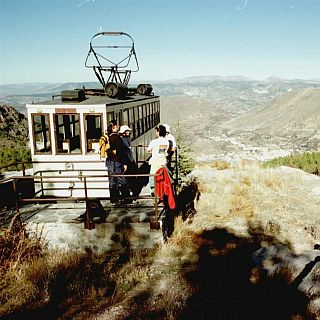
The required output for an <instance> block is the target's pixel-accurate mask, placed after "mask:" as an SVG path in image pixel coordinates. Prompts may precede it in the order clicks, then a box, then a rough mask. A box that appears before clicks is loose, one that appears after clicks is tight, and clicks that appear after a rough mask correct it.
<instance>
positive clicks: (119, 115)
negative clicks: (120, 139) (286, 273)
mask: <svg viewBox="0 0 320 320" xmlns="http://www.w3.org/2000/svg"><path fill="white" fill-rule="evenodd" d="M114 120H116V121H117V123H118V125H120V126H121V124H122V117H121V111H119V112H115V118H114Z"/></svg>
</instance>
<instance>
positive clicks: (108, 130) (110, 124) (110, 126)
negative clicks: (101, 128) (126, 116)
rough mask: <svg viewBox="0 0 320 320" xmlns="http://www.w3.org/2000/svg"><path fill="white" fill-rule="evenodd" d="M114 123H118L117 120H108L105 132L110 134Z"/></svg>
mask: <svg viewBox="0 0 320 320" xmlns="http://www.w3.org/2000/svg"><path fill="white" fill-rule="evenodd" d="M116 125H118V122H117V120H111V121H110V122H109V125H108V128H107V134H109V135H110V134H111V133H112V128H113V127H114V126H116Z"/></svg>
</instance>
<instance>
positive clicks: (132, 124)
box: [129, 108, 137, 139]
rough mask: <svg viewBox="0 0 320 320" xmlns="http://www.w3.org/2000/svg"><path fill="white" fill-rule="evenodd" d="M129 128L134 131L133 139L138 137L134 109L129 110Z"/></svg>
mask: <svg viewBox="0 0 320 320" xmlns="http://www.w3.org/2000/svg"><path fill="white" fill-rule="evenodd" d="M129 127H130V128H131V129H132V139H135V138H136V137H137V132H136V123H135V121H134V109H133V108H130V109H129Z"/></svg>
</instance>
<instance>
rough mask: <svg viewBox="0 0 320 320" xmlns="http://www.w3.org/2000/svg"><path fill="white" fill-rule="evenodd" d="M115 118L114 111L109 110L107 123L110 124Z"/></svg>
mask: <svg viewBox="0 0 320 320" xmlns="http://www.w3.org/2000/svg"><path fill="white" fill-rule="evenodd" d="M113 119H114V112H108V113H107V123H108V124H109V123H110V122H111V120H113Z"/></svg>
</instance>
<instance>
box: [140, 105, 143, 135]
mask: <svg viewBox="0 0 320 320" xmlns="http://www.w3.org/2000/svg"><path fill="white" fill-rule="evenodd" d="M143 114H144V110H143V105H142V106H139V124H140V134H143V133H144V119H143Z"/></svg>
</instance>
